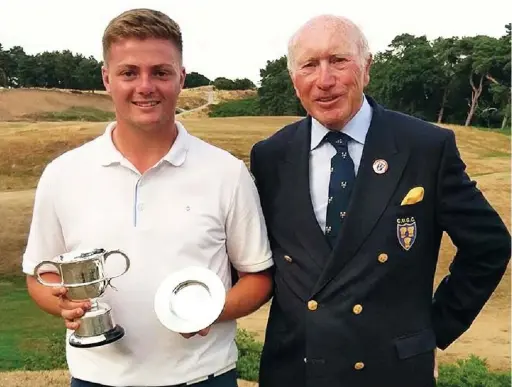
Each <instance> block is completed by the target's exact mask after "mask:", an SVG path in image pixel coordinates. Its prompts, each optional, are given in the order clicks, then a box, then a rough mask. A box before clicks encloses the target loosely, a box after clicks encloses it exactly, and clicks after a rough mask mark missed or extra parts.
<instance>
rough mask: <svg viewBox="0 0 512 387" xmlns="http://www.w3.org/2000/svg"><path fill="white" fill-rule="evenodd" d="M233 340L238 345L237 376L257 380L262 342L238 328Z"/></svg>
mask: <svg viewBox="0 0 512 387" xmlns="http://www.w3.org/2000/svg"><path fill="white" fill-rule="evenodd" d="M235 340H236V345H237V347H238V364H237V371H238V377H239V378H240V379H244V380H250V381H257V380H258V372H259V368H260V357H261V350H262V348H263V344H262V343H260V342H258V341H256V340H255V339H254V334H252V333H250V332H248V331H246V330H245V329H238V331H237V334H236V339H235Z"/></svg>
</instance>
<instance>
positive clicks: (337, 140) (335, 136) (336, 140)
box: [324, 131, 350, 150]
mask: <svg viewBox="0 0 512 387" xmlns="http://www.w3.org/2000/svg"><path fill="white" fill-rule="evenodd" d="M324 139H325V140H326V141H329V143H331V145H332V146H333V147H335V148H336V150H339V149H347V146H348V142H349V140H350V136H349V135H348V134H345V133H342V132H334V131H329V133H327V134H326V135H325V137H324Z"/></svg>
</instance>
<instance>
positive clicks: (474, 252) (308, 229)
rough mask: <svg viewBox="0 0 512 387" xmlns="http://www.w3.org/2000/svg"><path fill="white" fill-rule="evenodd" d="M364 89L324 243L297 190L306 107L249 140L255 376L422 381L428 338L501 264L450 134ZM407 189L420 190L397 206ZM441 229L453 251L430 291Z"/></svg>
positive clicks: (460, 328)
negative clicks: (344, 190)
mask: <svg viewBox="0 0 512 387" xmlns="http://www.w3.org/2000/svg"><path fill="white" fill-rule="evenodd" d="M368 101H369V103H370V104H371V106H372V108H373V118H372V122H371V125H370V128H369V131H368V134H367V138H366V143H365V146H364V151H363V156H362V159H361V165H360V168H359V172H358V175H357V179H356V183H355V187H354V192H353V194H352V197H351V204H350V206H349V209H348V211H347V215H346V218H345V221H344V224H343V227H342V229H341V231H340V235H339V237H338V240H337V243H336V245H335V246H334V247H333V248H332V249H331V248H330V246H329V244H328V242H327V240H326V238H325V236H324V234H323V232H322V230H321V229H320V227H319V225H318V223H317V220H316V218H315V214H314V211H313V206H312V203H311V199H310V191H309V152H310V128H311V118H310V117H306V118H304V119H301V120H299V121H297V122H295V123H292V124H290V125H287V126H285V127H284V128H282V129H281V130H279V131H278V132H276V133H275V134H274V135H272V136H271V137H269V138H267V139H265V140H263V141H260V142H258V143H257V144H255V145H254V147H253V149H252V151H251V172H252V174H253V176H254V178H255V182H256V185H257V187H258V191H259V194H260V197H261V204H262V208H263V211H264V215H265V219H266V223H267V226H268V232H269V238H270V242H271V247H272V251H273V254H274V260H275V274H274V296H273V300H272V305H271V310H270V316H269V321H268V325H267V330H266V338H265V343H264V349H263V353H262V358H261V367H260V387H283V386H290V387H324V386H325V387H337V386H339V387H376V386H390V387H402V386H403V387H416V386H418V387H419V386H425V387H426V386H434V385H435V381H434V379H433V367H434V349H435V348H436V346H437V347H439V348H441V349H444V348H446V347H448V346H449V345H450V344H451V343H452V342H453V341H454V340H455V339H457V338H458V337H459V336H460V335H461V334H462V333H463V332H464V331H466V330H467V329H468V328H469V326H470V324H471V323H472V321H473V320H474V318H475V317H476V316H477V314H478V313H479V311H480V310H481V309H482V307H483V305H484V304H485V302H486V301H487V300H488V299H489V297H490V296H491V294H492V293H493V291H494V290H495V288H496V286H497V285H498V283H499V281H500V279H501V278H502V276H503V274H504V272H505V270H506V266H507V264H508V262H509V259H510V249H511V245H510V242H511V240H510V234H509V232H508V230H507V228H506V227H505V225H504V223H503V222H502V220H501V219H500V217H499V216H498V214H497V213H496V212H495V211H494V210H493V208H492V207H491V206H490V205H489V203H488V202H487V201H486V199H485V198H484V196H483V195H482V193H481V192H480V191H479V190H478V189H477V187H476V184H475V182H473V181H472V180H470V178H469V177H468V175H467V174H466V172H465V165H464V163H463V161H462V160H461V158H460V155H459V152H458V150H457V147H456V142H455V136H454V134H453V132H452V131H451V130H448V129H444V128H440V127H438V126H435V125H432V124H430V123H427V122H424V121H421V120H419V119H416V118H413V117H410V116H407V115H404V114H401V113H397V112H394V111H390V110H386V109H384V108H383V107H382V106H380V105H378V104H377V103H376V102H375V101H374V100H373V99H372V98H371V97H368ZM376 160H385V161H386V162H387V170H386V171H385V173H376V172H375V170H374V164H375V161H376ZM414 187H423V188H424V197H423V200H421V201H420V202H418V203H416V204H412V205H407V206H402V205H401V202H402V200H403V198H404V197H405V196H406V194H407V193H408V192H409V190H411V189H412V188H414ZM404 228H405V229H404ZM443 231H445V232H447V233H448V234H449V236H450V237H451V239H452V241H453V243H454V244H455V246H456V247H457V254H456V256H455V259H454V261H453V263H452V265H451V267H450V270H451V274H450V275H449V276H447V277H446V278H444V280H443V281H442V283H441V284H440V286H439V287H438V288H437V290H436V292H435V294H434V297H433V291H434V289H433V282H434V274H435V270H436V265H437V260H438V254H439V247H440V243H441V237H442V234H443ZM406 238H408V239H406Z"/></svg>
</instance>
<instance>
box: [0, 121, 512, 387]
mask: <svg viewBox="0 0 512 387" xmlns="http://www.w3.org/2000/svg"><path fill="white" fill-rule="evenodd" d="M296 119H297V117H230V118H209V119H194V118H183V119H180V121H181V122H183V123H184V124H185V126H186V127H187V129H188V130H189V131H190V132H191V133H192V134H194V135H196V136H198V137H200V138H202V139H204V140H206V141H208V142H210V143H212V144H214V145H216V146H219V147H221V148H224V149H226V150H228V151H229V152H231V153H232V154H234V155H235V156H237V157H239V158H241V159H242V160H244V161H245V162H248V160H249V152H250V149H251V147H252V145H253V144H254V143H255V142H257V141H259V140H261V139H263V138H265V137H267V136H269V135H270V134H272V133H274V132H275V131H276V130H277V129H278V128H280V127H282V126H283V125H285V124H288V123H290V122H293V121H294V120H296ZM104 128H105V123H104V122H37V123H34V122H0V154H2V157H1V158H0V191H4V192H0V218H1V219H4V220H6V219H8V225H9V227H2V228H0V369H1V370H6V369H15V368H17V367H24V368H25V369H41V368H45V367H55V366H56V365H58V363H59V362H60V360H58V359H59V356H57V355H56V354H58V353H60V352H59V351H61V350H60V349H59V348H60V347H59V345H61V344H62V341H59V340H60V338H61V336H62V332H63V327H62V324H61V321H60V319H57V318H52V317H50V316H47V315H46V314H44V313H43V312H41V311H39V310H38V309H37V308H36V306H35V305H34V304H33V303H32V302H31V301H30V300H29V299H28V296H27V295H26V291H25V289H24V282H23V280H21V279H20V278H19V277H18V278H16V277H13V276H15V275H16V274H17V275H20V273H21V270H20V262H21V254H22V252H23V248H24V245H25V243H26V237H27V231H28V226H29V224H30V217H31V211H32V203H33V188H34V187H35V186H36V184H37V180H38V179H39V176H40V174H41V171H42V169H43V168H44V166H45V165H46V164H47V163H48V162H49V161H50V160H52V159H53V158H55V157H56V156H58V155H59V154H61V153H63V152H65V151H67V150H69V149H72V148H74V147H76V146H79V145H80V144H83V143H84V142H86V141H89V140H90V139H92V138H94V137H96V136H98V135H100V134H101V133H102V132H103V131H104ZM450 128H451V129H453V130H454V131H455V133H456V136H457V143H458V146H459V149H460V150H461V153H462V156H463V158H464V161H465V162H466V164H467V166H468V172H469V173H470V175H471V176H472V177H473V178H476V180H477V182H478V186H479V188H480V189H482V191H483V192H484V193H485V195H486V197H487V198H488V199H489V200H490V202H491V203H492V204H493V206H494V207H495V208H496V209H497V210H498V212H499V213H500V215H501V216H502V217H503V219H504V221H505V222H506V224H508V225H509V224H510V178H511V176H510V138H509V137H507V136H504V135H503V134H500V133H494V132H491V131H482V130H479V129H475V128H464V127H458V126H450ZM18 190H25V191H23V192H18ZM9 191H11V192H9ZM454 253H455V248H454V246H453V245H452V244H451V242H450V241H449V239H448V238H444V239H443V244H442V251H441V255H440V260H439V265H438V271H437V273H436V283H438V281H439V280H440V278H442V276H443V275H444V274H445V273H446V272H447V271H448V266H449V263H450V261H451V258H452V257H453V255H454ZM509 312H510V276H509V275H506V276H505V278H504V280H503V281H502V283H501V284H500V286H499V288H498V290H497V291H496V292H495V294H494V295H493V297H492V299H491V301H490V302H489V304H488V306H487V307H486V310H485V311H484V313H483V314H482V316H479V318H478V319H477V321H476V323H475V324H474V326H473V327H472V330H471V331H470V332H468V335H467V336H465V337H464V340H459V342H458V343H456V344H455V346H454V348H455V350H453V351H454V352H449V351H448V352H447V353H445V354H442V355H443V356H445V357H444V359H443V361H448V362H450V363H454V362H455V360H457V359H459V358H460V357H461V354H463V356H464V357H465V356H466V355H467V354H468V353H471V351H474V352H476V353H477V354H479V355H480V354H482V355H483V356H486V355H485V354H487V355H489V357H490V359H489V361H490V364H492V366H493V367H494V368H497V369H509V367H510V364H509V363H510V340H509V334H508V332H509V326H510V323H509ZM13 321H15V322H16V324H13V323H12V322H13ZM488 324H491V325H488ZM489 327H492V328H491V329H490V328H489ZM500 332H504V333H503V334H501V336H500ZM55 335H57V336H55ZM238 340H244V343H245V342H247V343H248V344H247V346H246V347H243V349H242V350H241V353H244V355H243V358H242V360H241V361H240V367H241V369H245V371H243V372H245V374H244V375H246V377H247V378H253V376H254V374H255V372H256V368H255V366H254V364H255V360H250V359H251V358H255V359H257V358H258V356H259V355H258V354H257V353H256V352H254V351H251V350H250V348H251V347H254V346H257V344H254V345H253V344H251V342H250V339H249V338H244V336H243V334H240V335H239V337H238ZM494 340H502V341H505V345H506V346H504V345H502V346H499V345H500V342H495V341H494ZM55 343H57V345H56V344H55ZM59 343H60V344H59ZM481 343H485V344H481ZM474 345H481V347H474ZM246 348H249V349H246ZM505 348H507V349H505ZM244 351H246V352H244ZM486 351H487V352H486ZM52 354H53V355H52ZM507 359H508V361H507ZM471 364H473V363H471ZM464 367H466V368H465V369H467V367H468V365H467V364H466V365H465V366H464ZM474 367H475V370H479V369H480V368H478V367H477V366H476V365H475V366H474ZM453 372H462V371H457V370H455V371H453ZM475 372H477V371H475ZM482 372H483V371H482ZM251 375H253V376H251ZM1 378H2V376H0V386H2V387H3V386H4V385H5V386H9V387H10V385H9V384H8V383H7V384H2V379H1ZM489 378H491V377H489ZM489 380H491V379H489ZM31 383H32V382H27V383H26V384H21V385H23V386H25V385H31V386H32V385H35V384H31ZM41 385H45V384H41ZM48 385H52V386H53V385H57V384H52V383H50V384H46V386H48ZM59 385H60V384H59ZM62 385H64V384H62ZM459 385H460V384H459ZM445 386H450V387H451V385H449V384H446V385H445ZM468 386H471V385H469V384H468ZM481 386H489V387H490V386H494V385H492V384H481Z"/></svg>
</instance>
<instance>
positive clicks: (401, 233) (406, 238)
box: [396, 216, 417, 251]
mask: <svg viewBox="0 0 512 387" xmlns="http://www.w3.org/2000/svg"><path fill="white" fill-rule="evenodd" d="M416 234H417V227H416V220H415V219H414V217H413V216H411V217H408V218H398V219H397V220H396V236H397V238H398V242H400V245H401V246H402V247H403V249H404V250H405V251H408V250H409V249H410V248H411V247H412V245H413V244H414V241H415V240H416Z"/></svg>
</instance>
